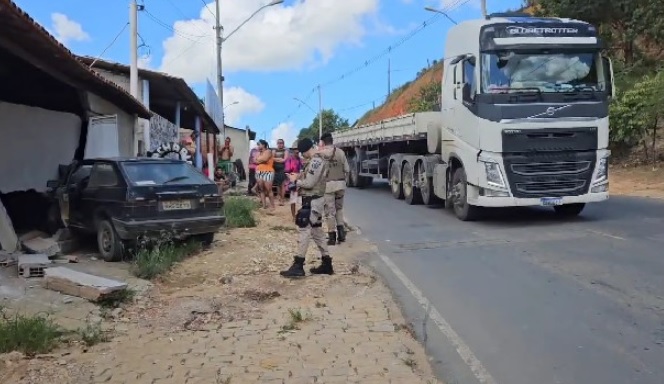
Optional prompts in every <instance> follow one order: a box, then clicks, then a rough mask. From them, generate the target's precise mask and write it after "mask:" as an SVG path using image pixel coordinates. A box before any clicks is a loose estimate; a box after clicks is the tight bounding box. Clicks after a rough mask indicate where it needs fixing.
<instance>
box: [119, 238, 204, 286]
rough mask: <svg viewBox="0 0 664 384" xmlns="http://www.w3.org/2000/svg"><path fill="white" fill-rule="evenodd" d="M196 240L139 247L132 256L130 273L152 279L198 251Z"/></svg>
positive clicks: (198, 246) (199, 246)
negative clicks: (132, 262)
mask: <svg viewBox="0 0 664 384" xmlns="http://www.w3.org/2000/svg"><path fill="white" fill-rule="evenodd" d="M200 249H201V245H200V243H196V242H188V243H185V244H176V243H169V242H167V243H161V244H156V245H154V246H151V247H144V248H141V249H139V250H138V251H137V252H136V255H135V256H134V264H133V266H132V273H133V274H134V275H135V276H136V277H138V278H141V279H148V280H149V279H154V278H155V277H157V276H160V275H162V274H164V273H166V272H168V271H170V270H171V268H173V266H174V265H175V264H176V263H178V262H180V261H182V260H184V259H186V258H187V257H189V256H191V255H192V254H194V253H196V252H198V251H200Z"/></svg>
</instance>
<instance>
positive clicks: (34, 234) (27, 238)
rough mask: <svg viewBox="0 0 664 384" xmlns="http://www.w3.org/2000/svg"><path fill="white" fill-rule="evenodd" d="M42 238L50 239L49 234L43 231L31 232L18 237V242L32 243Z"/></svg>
mask: <svg viewBox="0 0 664 384" xmlns="http://www.w3.org/2000/svg"><path fill="white" fill-rule="evenodd" d="M40 237H42V238H46V237H48V234H46V233H44V232H42V231H30V232H26V233H24V234H22V235H20V236H19V237H18V240H19V241H21V242H25V241H30V240H32V239H37V238H40Z"/></svg>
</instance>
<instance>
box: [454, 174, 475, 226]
mask: <svg viewBox="0 0 664 384" xmlns="http://www.w3.org/2000/svg"><path fill="white" fill-rule="evenodd" d="M451 192H452V196H451V200H452V201H451V203H452V209H454V214H455V215H456V217H457V218H458V219H459V220H461V221H473V220H476V219H477V218H478V217H479V215H480V208H479V207H475V206H473V205H470V204H468V179H467V177H466V171H465V170H464V169H463V168H457V169H456V170H455V171H454V175H453V176H452V191H451Z"/></svg>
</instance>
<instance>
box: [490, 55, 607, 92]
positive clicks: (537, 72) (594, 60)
mask: <svg viewBox="0 0 664 384" xmlns="http://www.w3.org/2000/svg"><path fill="white" fill-rule="evenodd" d="M481 67H482V93H508V92H519V91H520V89H523V91H528V90H533V89H539V91H540V92H543V93H547V92H548V93H553V92H570V91H575V90H579V91H591V92H592V91H604V90H605V89H606V84H607V81H606V78H607V76H605V74H604V73H603V66H602V59H601V56H600V54H599V52H570V51H567V52H550V51H549V52H523V51H498V52H494V53H485V54H482V58H481Z"/></svg>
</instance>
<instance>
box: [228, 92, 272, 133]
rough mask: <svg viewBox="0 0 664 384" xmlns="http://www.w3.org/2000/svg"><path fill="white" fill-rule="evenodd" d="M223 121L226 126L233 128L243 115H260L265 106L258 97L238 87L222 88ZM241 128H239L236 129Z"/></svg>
mask: <svg viewBox="0 0 664 384" xmlns="http://www.w3.org/2000/svg"><path fill="white" fill-rule="evenodd" d="M224 104H225V105H226V109H225V110H224V120H225V122H226V124H228V125H230V126H235V124H238V123H239V122H240V119H241V118H242V116H244V115H248V114H253V113H260V112H261V111H263V109H264V108H265V104H264V103H263V101H261V99H260V98H258V96H256V95H254V94H251V93H249V92H247V91H245V90H244V89H242V88H240V87H230V88H224ZM238 128H241V127H238Z"/></svg>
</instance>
